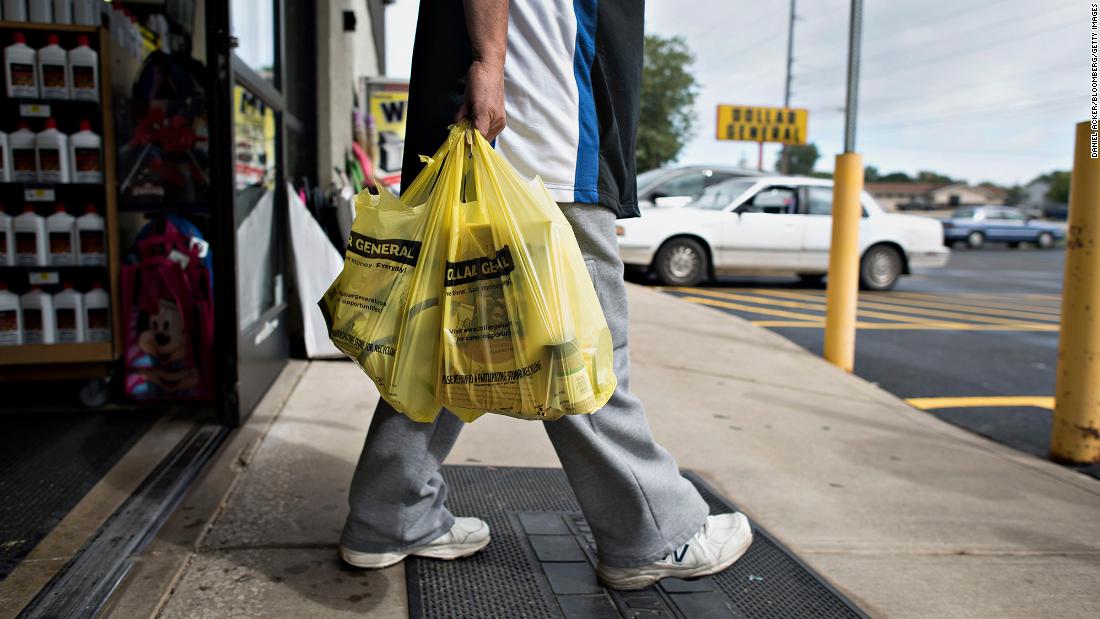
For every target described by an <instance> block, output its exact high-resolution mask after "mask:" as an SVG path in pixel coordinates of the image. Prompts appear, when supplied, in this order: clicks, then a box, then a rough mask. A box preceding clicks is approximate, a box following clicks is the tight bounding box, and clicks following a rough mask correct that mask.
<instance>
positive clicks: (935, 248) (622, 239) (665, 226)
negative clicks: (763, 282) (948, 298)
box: [618, 176, 950, 290]
mask: <svg viewBox="0 0 1100 619" xmlns="http://www.w3.org/2000/svg"><path fill="white" fill-rule="evenodd" d="M861 202H862V205H863V220H862V221H861V222H860V226H859V251H860V256H861V261H860V271H859V273H860V284H861V285H862V286H863V287H864V288H866V289H869V290H889V289H890V288H893V287H894V285H895V284H896V283H897V281H898V278H899V277H900V276H901V275H903V274H907V273H911V272H913V270H915V269H921V268H935V267H942V266H944V265H945V264H946V263H947V258H948V256H949V255H950V250H949V249H947V248H946V247H944V245H943V225H942V224H941V223H940V222H939V221H937V220H935V219H932V218H930V217H918V216H914V215H897V214H893V213H886V212H884V211H883V210H882V207H880V206H879V205H878V204H877V203H876V202H875V200H874V199H873V198H872V197H871V196H870V195H869V194H867V193H866V192H864V193H863V196H862V199H861ZM832 204H833V182H832V181H831V180H828V179H819V178H803V177H792V176H763V177H756V178H738V179H733V180H729V181H725V182H723V183H720V184H717V185H714V186H712V187H708V188H707V189H706V190H705V191H704V192H703V194H702V195H701V196H699V197H698V198H697V199H695V200H693V201H691V202H689V203H688V204H687V205H686V206H683V207H679V208H660V209H650V208H646V209H642V216H641V217H640V218H637V219H624V220H622V221H620V222H619V228H618V234H619V254H620V255H621V256H622V258H623V262H625V263H626V264H627V266H629V267H642V268H645V269H648V270H651V271H653V272H654V273H655V274H656V276H657V279H658V280H659V281H660V282H661V283H663V284H666V285H676V286H693V285H696V284H699V283H701V282H703V281H705V280H707V279H709V278H711V277H713V276H715V275H722V274H727V273H741V274H791V273H794V274H797V275H799V277H801V278H803V279H804V280H808V281H820V280H821V279H822V278H823V277H824V276H825V273H826V272H827V271H828V270H829V242H830V238H831V233H832V216H831V214H832Z"/></svg>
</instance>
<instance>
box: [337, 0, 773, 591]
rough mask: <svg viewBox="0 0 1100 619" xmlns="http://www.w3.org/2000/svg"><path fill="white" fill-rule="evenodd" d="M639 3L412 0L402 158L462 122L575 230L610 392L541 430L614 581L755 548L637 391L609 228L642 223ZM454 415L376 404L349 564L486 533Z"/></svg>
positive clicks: (345, 554) (701, 572) (393, 559)
mask: <svg viewBox="0 0 1100 619" xmlns="http://www.w3.org/2000/svg"><path fill="white" fill-rule="evenodd" d="M643 11H644V2H643V0H513V1H512V2H511V3H509V2H508V0H465V1H464V2H461V3H460V2H456V1H454V0H421V2H420V13H419V17H418V20H417V27H416V40H415V43H414V47H413V58H412V74H411V78H410V81H409V109H408V117H407V123H406V126H407V128H406V135H405V151H404V161H403V167H402V185H403V186H408V185H409V184H410V183H411V182H412V180H413V179H414V178H415V177H416V175H417V174H418V173H419V172H420V170H421V167H422V164H421V162H420V160H419V157H418V155H419V154H421V153H430V152H434V147H435V146H436V145H437V144H438V142H439V140H440V138H441V136H444V135H445V134H446V131H447V127H448V125H450V124H452V123H455V122H458V121H463V120H468V121H469V122H470V123H471V124H472V125H473V126H474V127H475V128H476V129H477V130H479V131H480V132H481V133H482V134H483V135H484V136H485V138H486V139H488V140H491V141H492V140H495V142H494V146H495V148H496V149H497V150H498V151H499V152H500V153H501V154H502V155H503V156H504V157H505V159H507V160H508V161H509V163H511V164H512V165H513V166H514V167H515V168H516V170H517V171H519V173H520V174H521V175H524V176H526V177H528V178H531V177H534V176H535V175H539V176H541V177H542V179H543V182H544V183H545V185H546V187H547V189H548V190H549V191H550V192H551V194H552V195H553V196H554V199H555V200H556V201H557V202H559V204H560V205H561V209H562V212H563V213H564V214H565V217H566V218H567V219H568V220H569V223H570V224H571V225H572V227H573V231H574V233H575V234H576V237H577V242H578V243H579V245H580V248H581V252H582V254H583V255H584V258H585V262H586V264H587V265H588V267H589V271H590V275H591V276H592V283H593V284H594V285H595V288H596V292H597V296H598V297H599V300H600V305H601V306H602V307H603V311H604V314H605V316H606V319H607V325H608V328H609V329H610V331H611V337H612V340H613V343H614V362H615V363H614V365H615V375H616V377H617V378H618V388H617V389H616V390H615V393H614V394H613V395H612V397H611V399H610V401H609V402H608V403H607V405H606V406H604V407H603V408H602V409H600V410H599V411H597V412H596V413H593V414H591V415H569V416H565V417H562V418H561V419H558V420H556V421H548V422H543V423H544V426H545V428H546V433H547V435H548V436H549V438H550V441H551V442H552V443H553V446H554V450H555V452H556V453H557V455H558V458H559V459H560V460H561V463H562V467H563V468H564V470H565V473H566V476H567V477H568V480H569V483H570V485H571V486H572V488H573V491H574V493H575V494H576V496H577V500H578V502H579V503H580V506H581V510H582V511H583V513H584V516H585V518H586V519H587V521H588V523H589V525H590V526H591V528H592V533H593V536H594V537H595V540H596V548H597V558H598V565H597V573H598V574H599V577H600V579H601V580H602V581H603V582H604V583H605V584H606V585H607V586H610V587H613V588H618V589H640V588H643V587H647V586H649V585H652V584H654V583H656V582H657V581H659V580H660V579H662V578H665V577H678V578H692V577H698V576H705V575H709V574H714V573H717V572H720V571H722V570H724V569H726V568H727V567H729V566H730V565H732V564H733V563H734V562H735V561H736V560H737V559H738V558H740V557H741V556H742V555H743V554H744V553H745V551H746V550H747V549H748V547H749V545H750V544H751V543H752V530H751V527H750V525H749V521H748V519H747V518H746V517H745V516H744V514H741V513H739V512H738V513H731V514H720V515H708V512H709V509H708V506H707V504H706V502H705V501H704V500H703V498H702V497H701V496H700V495H699V492H698V491H697V490H696V489H695V487H694V486H693V485H692V484H691V483H690V482H689V481H687V480H686V479H684V477H682V476H681V475H680V471H679V468H678V467H677V465H676V461H675V460H674V459H673V457H672V455H671V454H669V452H668V451H666V450H665V449H664V448H663V447H661V446H660V445H658V444H657V443H656V442H655V441H654V440H653V437H652V435H651V433H650V429H649V424H648V422H647V421H646V417H645V411H644V409H643V407H642V403H641V402H640V401H639V400H638V398H637V397H636V396H635V395H634V394H633V393H632V392H631V391H630V360H629V353H628V348H627V299H626V285H625V283H624V282H623V263H622V261H621V260H620V258H619V254H618V244H617V241H616V235H615V220H616V219H617V218H620V217H636V216H638V215H639V211H638V200H637V186H636V180H635V169H634V142H635V133H636V130H637V125H638V114H639V93H640V89H641V69H642V42H643ZM463 25H465V28H464V27H463ZM462 425H463V422H462V421H460V420H459V419H458V418H457V417H455V416H454V415H451V414H447V413H444V414H441V415H439V416H438V417H437V418H436V420H435V421H434V422H433V423H417V422H414V421H411V420H410V419H408V418H407V417H405V416H404V415H401V414H400V413H398V412H396V411H395V410H394V409H393V407H392V406H390V405H389V404H388V403H387V402H386V401H385V400H380V401H379V402H378V407H377V409H376V410H375V412H374V417H373V419H372V420H371V425H370V429H369V430H368V432H367V437H366V441H365V443H364V446H363V452H362V454H361V455H360V457H359V462H358V464H357V466H356V469H355V474H354V476H353V478H352V483H351V487H350V491H349V499H348V502H349V505H350V508H351V510H350V513H349V515H348V518H347V521H346V523H345V525H344V529H343V532H342V534H341V537H340V549H339V553H340V556H341V558H342V559H343V560H344V561H345V562H347V563H349V564H351V565H353V566H357V567H364V568H381V567H387V566H390V565H394V564H396V563H398V562H400V561H401V560H403V559H404V558H405V557H407V556H409V555H414V556H418V557H431V558H438V559H455V558H459V557H465V556H469V555H471V554H474V553H476V552H478V551H479V550H481V549H482V548H484V547H485V546H486V545H487V544H488V543H489V541H490V532H489V526H488V524H487V523H485V522H484V521H482V520H480V519H478V518H476V517H469V516H467V517H455V516H454V515H452V514H451V512H450V511H449V510H448V509H447V506H446V498H447V487H446V484H445V482H444V480H443V477H442V475H441V474H440V467H441V466H442V464H443V461H444V459H445V458H446V457H447V454H448V453H449V451H450V450H451V447H452V446H453V445H454V442H455V440H456V439H457V438H458V434H459V431H460V430H461V429H462Z"/></svg>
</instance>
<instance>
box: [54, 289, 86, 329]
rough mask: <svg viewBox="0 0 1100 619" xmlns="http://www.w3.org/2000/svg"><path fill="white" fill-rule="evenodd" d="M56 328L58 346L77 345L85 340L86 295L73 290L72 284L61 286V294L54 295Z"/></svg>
mask: <svg viewBox="0 0 1100 619" xmlns="http://www.w3.org/2000/svg"><path fill="white" fill-rule="evenodd" d="M53 311H54V316H55V322H54V326H55V328H56V329H57V343H58V344H76V343H79V342H83V341H85V340H84V295H82V294H80V293H79V292H77V291H76V289H75V288H73V283H72V282H65V283H63V284H62V285H61V292H59V293H57V294H55V295H53Z"/></svg>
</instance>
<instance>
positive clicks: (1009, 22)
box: [387, 0, 1089, 184]
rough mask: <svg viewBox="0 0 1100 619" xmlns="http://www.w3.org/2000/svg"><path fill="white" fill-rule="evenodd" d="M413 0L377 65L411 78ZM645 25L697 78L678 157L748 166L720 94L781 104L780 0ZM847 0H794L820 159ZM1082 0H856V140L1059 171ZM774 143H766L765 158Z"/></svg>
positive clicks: (909, 168) (1078, 53)
mask: <svg viewBox="0 0 1100 619" xmlns="http://www.w3.org/2000/svg"><path fill="white" fill-rule="evenodd" d="M417 4H418V2H417V0H398V1H397V2H396V3H395V4H394V5H391V6H390V7H389V9H388V13H387V22H388V28H387V56H388V58H387V62H388V64H389V67H388V73H389V74H390V75H392V76H395V77H402V76H408V71H409V69H408V66H409V58H410V56H411V50H412V33H413V31H414V27H415V23H416V10H417ZM646 4H647V6H646V32H647V33H652V34H659V35H661V36H672V35H680V36H683V37H684V38H685V39H686V40H687V43H688V46H689V47H690V48H691V49H692V51H693V52H694V53H695V55H696V63H695V74H696V77H697V79H698V81H699V82H700V84H701V88H700V92H699V97H698V99H697V101H696V109H697V111H698V118H699V123H698V129H697V131H696V134H695V137H694V139H693V140H692V141H691V142H690V143H689V144H688V146H687V148H685V149H684V152H683V153H682V154H681V157H680V162H682V163H737V162H738V161H739V160H741V159H742V158H744V159H745V160H746V161H747V162H748V163H749V164H750V165H754V166H755V165H756V157H757V148H756V144H753V143H746V142H718V141H717V140H715V139H714V133H715V129H714V121H715V106H716V105H717V104H718V103H739V104H749V105H782V102H783V84H784V69H785V63H786V45H787V21H788V11H789V6H790V5H789V1H788V0H649V1H648V2H647V3H646ZM848 6H849V1H848V0H799V1H798V10H797V14H798V17H799V19H798V21H797V22H796V25H795V38H794V57H795V61H794V78H793V87H792V91H793V95H792V99H791V104H792V106H795V107H805V108H808V109H809V110H810V120H809V125H810V126H809V139H810V141H812V142H815V143H816V144H817V146H818V149H819V151H820V152H821V155H822V156H821V159H819V160H818V166H817V168H818V169H820V170H831V169H832V166H833V159H834V157H835V155H836V154H837V153H838V152H840V151H841V149H842V148H843V131H844V113H843V105H844V84H845V66H846V55H847V40H848ZM1088 27H1089V2H1085V1H1083V0H1049V1H1047V0H864V22H863V33H864V34H863V55H862V62H863V65H862V71H861V84H860V98H859V121H858V128H857V134H856V147H857V150H858V151H859V152H861V153H862V154H863V157H864V161H865V163H866V164H867V165H874V166H877V167H878V169H879V170H880V171H881V172H888V171H893V170H902V171H905V172H909V173H914V172H916V171H917V170H926V169H927V170H936V171H939V172H941V173H944V174H948V175H950V176H953V177H961V178H964V179H967V180H969V181H971V182H975V183H976V182H979V181H983V180H992V181H994V182H998V183H1003V184H1012V183H1016V182H1020V183H1025V182H1027V181H1028V180H1030V179H1031V178H1033V177H1034V176H1036V175H1037V174H1039V173H1042V172H1047V171H1050V170H1053V169H1068V168H1069V167H1070V165H1071V162H1072V154H1073V126H1074V123H1076V122H1078V121H1081V120H1085V119H1087V117H1088V88H1089V45H1088V43H1089V33H1088ZM777 150H778V147H773V146H768V147H766V148H765V154H764V165H765V168H771V167H772V166H773V165H774V162H775V157H776V152H777Z"/></svg>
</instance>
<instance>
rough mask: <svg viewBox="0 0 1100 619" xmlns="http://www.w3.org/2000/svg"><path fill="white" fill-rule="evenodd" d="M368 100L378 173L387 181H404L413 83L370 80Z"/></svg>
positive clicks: (373, 150) (372, 153) (373, 158)
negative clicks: (402, 164)
mask: <svg viewBox="0 0 1100 619" xmlns="http://www.w3.org/2000/svg"><path fill="white" fill-rule="evenodd" d="M368 88H369V89H370V90H369V94H368V95H367V102H368V105H369V108H368V113H369V115H370V119H371V128H372V131H371V137H372V139H371V142H372V144H371V150H372V152H371V159H372V160H373V161H374V166H375V175H376V176H377V177H378V178H379V180H381V181H382V182H383V183H385V184H387V185H392V184H396V183H399V182H400V181H401V157H402V154H403V152H404V150H405V118H406V115H407V113H408V107H409V86H408V84H407V83H405V84H397V83H389V82H387V83H370V84H368Z"/></svg>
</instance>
